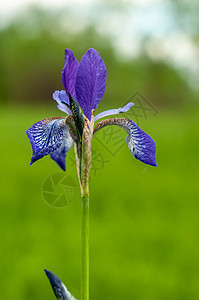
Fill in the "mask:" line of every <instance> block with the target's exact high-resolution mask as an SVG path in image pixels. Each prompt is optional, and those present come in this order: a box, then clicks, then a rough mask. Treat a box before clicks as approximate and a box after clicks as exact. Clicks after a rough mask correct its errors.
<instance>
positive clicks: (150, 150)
mask: <svg viewBox="0 0 199 300" xmlns="http://www.w3.org/2000/svg"><path fill="white" fill-rule="evenodd" d="M129 121H130V122H128V127H127V130H126V131H127V133H128V134H127V138H126V143H127V145H128V147H129V150H130V151H131V153H132V155H133V156H134V157H135V158H137V159H139V160H140V161H142V162H143V163H145V164H148V165H151V166H155V167H156V166H157V163H156V155H155V153H156V145H155V142H154V140H153V139H152V138H151V137H150V136H149V135H148V134H147V133H145V132H144V131H143V130H142V129H140V128H139V127H138V126H137V124H136V123H135V122H133V121H131V120H129Z"/></svg>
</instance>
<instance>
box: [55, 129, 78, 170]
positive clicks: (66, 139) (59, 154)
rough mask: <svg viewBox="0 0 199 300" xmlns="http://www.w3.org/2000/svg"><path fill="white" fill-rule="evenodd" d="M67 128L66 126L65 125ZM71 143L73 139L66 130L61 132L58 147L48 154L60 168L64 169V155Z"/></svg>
mask: <svg viewBox="0 0 199 300" xmlns="http://www.w3.org/2000/svg"><path fill="white" fill-rule="evenodd" d="M66 128H67V127H66ZM72 145H73V139H72V137H71V136H70V133H69V131H68V128H67V130H64V132H63V141H62V144H61V146H60V147H59V148H57V149H56V150H55V151H54V152H52V153H51V154H50V157H51V158H52V159H53V160H54V161H55V162H56V163H57V164H58V166H59V167H60V168H61V169H62V170H64V171H65V170H66V155H67V153H68V151H69V150H70V148H71V147H72Z"/></svg>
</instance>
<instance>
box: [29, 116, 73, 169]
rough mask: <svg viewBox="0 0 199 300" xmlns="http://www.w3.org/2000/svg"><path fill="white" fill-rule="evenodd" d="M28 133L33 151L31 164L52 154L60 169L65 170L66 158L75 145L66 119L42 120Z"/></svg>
mask: <svg viewBox="0 0 199 300" xmlns="http://www.w3.org/2000/svg"><path fill="white" fill-rule="evenodd" d="M26 133H27V136H28V138H29V140H30V143H31V145H32V149H33V156H32V158H31V163H30V164H33V163H34V162H35V161H37V160H38V159H40V158H42V157H44V156H45V155H48V154H50V156H51V158H52V159H53V160H54V161H56V163H57V164H58V165H59V167H60V168H61V169H63V170H65V158H66V155H67V152H68V151H69V150H70V148H71V147H72V144H73V139H72V137H71V136H70V133H69V131H68V127H67V125H66V123H65V119H63V118H61V117H53V118H48V119H44V120H41V121H39V122H37V123H35V124H34V125H32V126H31V127H30V128H29V129H28V130H27V131H26Z"/></svg>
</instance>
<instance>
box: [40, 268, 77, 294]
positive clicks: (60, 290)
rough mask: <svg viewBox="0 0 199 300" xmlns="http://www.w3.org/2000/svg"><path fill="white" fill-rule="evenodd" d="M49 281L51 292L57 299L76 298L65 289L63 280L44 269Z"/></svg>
mask: <svg viewBox="0 0 199 300" xmlns="http://www.w3.org/2000/svg"><path fill="white" fill-rule="evenodd" d="M44 271H45V272H46V275H47V277H48V279H49V281H50V284H51V286H52V289H53V292H54V294H55V296H56V298H57V299H59V300H76V299H75V298H74V297H73V295H71V293H70V292H69V291H68V290H67V288H66V287H65V285H64V284H63V282H62V281H61V280H60V279H59V277H57V276H56V275H55V274H53V273H52V272H50V271H48V270H44Z"/></svg>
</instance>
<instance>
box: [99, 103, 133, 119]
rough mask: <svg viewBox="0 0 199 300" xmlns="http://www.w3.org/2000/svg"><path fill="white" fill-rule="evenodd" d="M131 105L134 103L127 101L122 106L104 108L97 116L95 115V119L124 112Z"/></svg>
mask: <svg viewBox="0 0 199 300" xmlns="http://www.w3.org/2000/svg"><path fill="white" fill-rule="evenodd" d="M133 105H134V103H133V102H129V103H128V104H126V105H125V106H124V107H122V108H115V109H109V110H105V111H103V112H101V113H100V114H98V115H97V116H95V121H97V120H99V119H101V118H104V117H107V116H111V115H117V114H119V113H124V112H126V111H128V110H129V109H130V108H131V107H132V106H133Z"/></svg>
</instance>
